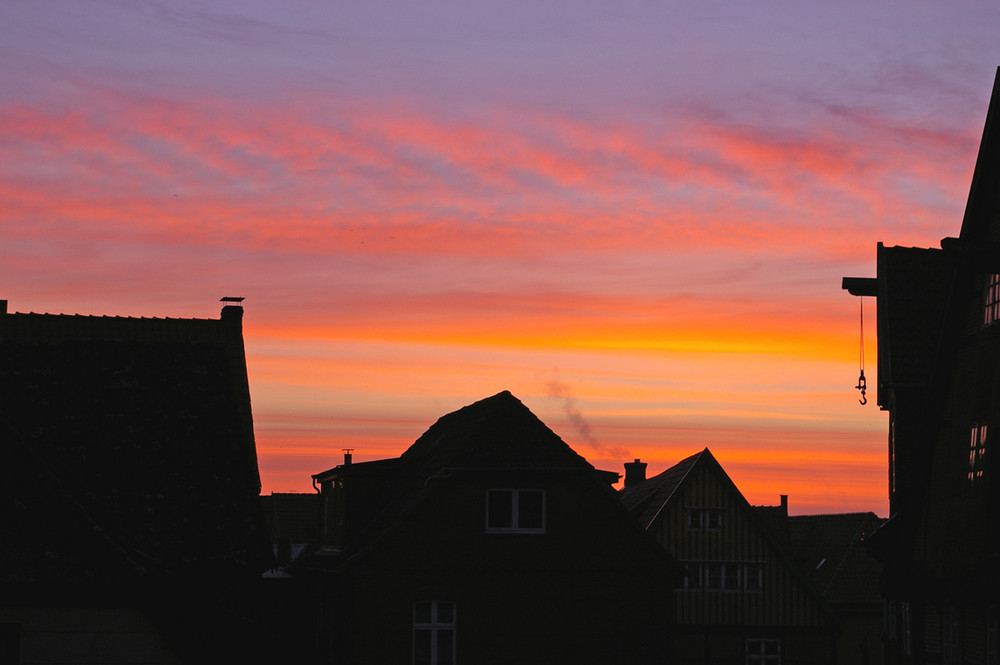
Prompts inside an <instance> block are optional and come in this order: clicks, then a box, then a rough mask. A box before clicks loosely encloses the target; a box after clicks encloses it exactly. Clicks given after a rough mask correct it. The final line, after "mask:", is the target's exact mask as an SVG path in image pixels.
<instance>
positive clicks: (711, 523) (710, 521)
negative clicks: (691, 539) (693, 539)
mask: <svg viewBox="0 0 1000 665" xmlns="http://www.w3.org/2000/svg"><path fill="white" fill-rule="evenodd" d="M687 527H688V530H689V531H721V530H722V509H721V508H688V510H687Z"/></svg>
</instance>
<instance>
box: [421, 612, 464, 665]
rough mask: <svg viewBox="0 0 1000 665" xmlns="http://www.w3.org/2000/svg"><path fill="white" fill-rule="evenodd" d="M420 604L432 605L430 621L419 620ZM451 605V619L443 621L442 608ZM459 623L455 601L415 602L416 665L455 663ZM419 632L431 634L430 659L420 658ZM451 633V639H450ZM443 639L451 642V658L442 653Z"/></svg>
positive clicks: (448, 664) (452, 664)
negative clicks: (457, 625) (441, 617)
mask: <svg viewBox="0 0 1000 665" xmlns="http://www.w3.org/2000/svg"><path fill="white" fill-rule="evenodd" d="M420 605H429V606H430V621H418V611H417V608H418V607H419V606H420ZM446 605H447V606H449V607H450V609H451V621H443V620H441V619H440V615H441V613H440V610H441V609H442V607H443V606H446ZM456 623H457V609H456V607H455V603H453V602H451V601H447V600H421V601H417V602H415V603H413V654H412V655H413V663H414V665H418V663H419V664H420V665H424V664H425V663H426V665H455V660H456V656H455V643H456V638H457V635H458V631H457V630H456ZM417 633H429V635H430V650H431V652H430V654H429V659H424V658H421V659H420V660H418V655H419V654H417ZM449 633H450V639H449ZM442 639H445V640H448V641H449V642H450V645H449V646H450V652H451V658H450V659H449V658H446V657H445V654H442V653H441V652H442V649H441V647H442V646H443V643H442Z"/></svg>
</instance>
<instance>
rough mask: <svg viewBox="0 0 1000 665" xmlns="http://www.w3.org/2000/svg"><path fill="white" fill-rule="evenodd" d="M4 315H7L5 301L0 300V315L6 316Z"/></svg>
mask: <svg viewBox="0 0 1000 665" xmlns="http://www.w3.org/2000/svg"><path fill="white" fill-rule="evenodd" d="M6 313H7V301H6V300H0V314H6Z"/></svg>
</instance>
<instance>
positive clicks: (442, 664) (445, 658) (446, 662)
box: [437, 629, 455, 665]
mask: <svg viewBox="0 0 1000 665" xmlns="http://www.w3.org/2000/svg"><path fill="white" fill-rule="evenodd" d="M437 640H438V644H437V646H438V652H437V665H452V664H453V663H454V662H455V631H454V630H451V629H441V630H439V631H438V632H437Z"/></svg>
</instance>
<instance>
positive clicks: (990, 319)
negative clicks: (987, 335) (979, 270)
mask: <svg viewBox="0 0 1000 665" xmlns="http://www.w3.org/2000/svg"><path fill="white" fill-rule="evenodd" d="M985 296H986V297H985V298H984V299H983V300H984V307H983V325H987V326H991V325H993V324H994V323H996V322H997V321H1000V275H987V276H986V292H985Z"/></svg>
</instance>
